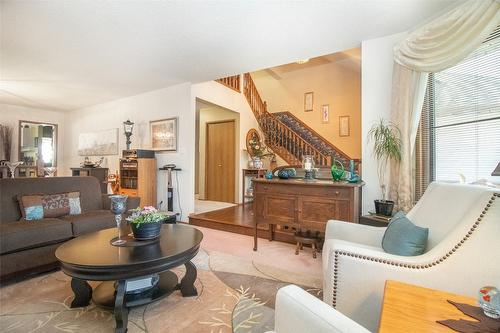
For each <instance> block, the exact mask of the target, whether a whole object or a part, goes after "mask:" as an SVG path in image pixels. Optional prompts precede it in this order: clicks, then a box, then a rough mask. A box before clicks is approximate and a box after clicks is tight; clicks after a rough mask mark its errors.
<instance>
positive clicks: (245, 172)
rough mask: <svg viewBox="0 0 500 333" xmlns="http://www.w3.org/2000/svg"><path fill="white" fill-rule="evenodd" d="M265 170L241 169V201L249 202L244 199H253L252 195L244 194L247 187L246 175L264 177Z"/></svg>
mask: <svg viewBox="0 0 500 333" xmlns="http://www.w3.org/2000/svg"><path fill="white" fill-rule="evenodd" d="M266 172H267V169H242V173H243V177H242V178H241V181H242V183H243V184H242V186H241V188H242V192H243V196H242V198H243V199H242V201H243V202H242V203H243V204H245V203H247V202H251V201H246V199H253V195H247V194H246V190H247V187H246V179H247V177H251V178H264V176H265V175H266Z"/></svg>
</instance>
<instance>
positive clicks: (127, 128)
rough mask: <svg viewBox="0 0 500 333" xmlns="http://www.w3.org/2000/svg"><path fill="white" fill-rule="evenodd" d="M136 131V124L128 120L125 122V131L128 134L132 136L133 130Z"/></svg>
mask: <svg viewBox="0 0 500 333" xmlns="http://www.w3.org/2000/svg"><path fill="white" fill-rule="evenodd" d="M133 129H134V123H133V122H131V121H130V120H128V119H127V121H124V122H123V131H124V132H125V133H126V134H132V130H133Z"/></svg>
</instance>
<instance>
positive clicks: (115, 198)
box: [109, 195, 128, 245]
mask: <svg viewBox="0 0 500 333" xmlns="http://www.w3.org/2000/svg"><path fill="white" fill-rule="evenodd" d="M127 197H128V196H126V195H112V196H110V197H109V198H110V200H111V212H112V213H113V214H115V221H116V228H117V229H118V238H117V239H116V240H115V241H113V242H112V243H111V244H113V245H120V244H124V243H125V240H124V239H123V238H122V236H123V235H122V214H123V213H125V211H126V209H127Z"/></svg>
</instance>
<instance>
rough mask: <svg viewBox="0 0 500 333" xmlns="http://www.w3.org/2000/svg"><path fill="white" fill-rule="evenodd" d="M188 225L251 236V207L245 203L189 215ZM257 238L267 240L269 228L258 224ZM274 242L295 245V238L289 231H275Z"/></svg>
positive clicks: (252, 224)
mask: <svg viewBox="0 0 500 333" xmlns="http://www.w3.org/2000/svg"><path fill="white" fill-rule="evenodd" d="M189 224H192V225H197V226H200V227H205V228H210V229H216V230H222V231H228V232H233V233H236V234H240V235H248V236H253V232H254V231H253V228H254V222H253V205H252V203H246V204H240V205H237V206H234V207H229V208H224V209H219V210H214V211H211V212H206V213H201V214H191V215H190V216H189ZM257 236H258V237H259V238H269V226H268V225H263V224H260V225H259V227H258V229H257ZM274 240H277V241H281V242H287V243H292V244H295V238H294V236H293V232H291V231H290V232H288V231H281V230H275V232H274Z"/></svg>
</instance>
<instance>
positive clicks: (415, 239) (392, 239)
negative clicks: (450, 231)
mask: <svg viewBox="0 0 500 333" xmlns="http://www.w3.org/2000/svg"><path fill="white" fill-rule="evenodd" d="M428 236H429V229H428V228H422V227H419V226H416V225H414V224H413V223H412V222H411V221H410V220H409V219H408V218H407V217H406V215H405V214H404V213H403V212H397V213H396V214H395V215H394V216H393V217H392V219H391V222H390V223H389V225H388V226H387V229H386V230H385V233H384V237H382V248H383V249H384V251H385V252H387V253H390V254H395V255H398V256H407V257H412V256H418V255H421V254H422V253H424V251H425V248H426V246H427V238H428Z"/></svg>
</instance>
